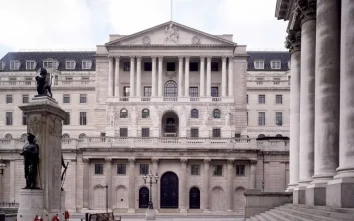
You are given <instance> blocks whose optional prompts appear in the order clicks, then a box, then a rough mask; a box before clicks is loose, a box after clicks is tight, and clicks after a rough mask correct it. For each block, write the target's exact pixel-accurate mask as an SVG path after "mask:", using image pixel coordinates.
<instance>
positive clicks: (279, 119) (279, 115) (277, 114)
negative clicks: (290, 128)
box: [275, 112, 283, 126]
mask: <svg viewBox="0 0 354 221" xmlns="http://www.w3.org/2000/svg"><path fill="white" fill-rule="evenodd" d="M275 124H276V125H277V126H283V113H282V112H275Z"/></svg>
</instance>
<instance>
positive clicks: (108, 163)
mask: <svg viewBox="0 0 354 221" xmlns="http://www.w3.org/2000/svg"><path fill="white" fill-rule="evenodd" d="M105 161H106V170H105V174H106V184H107V186H108V208H112V193H113V192H112V158H106V159H105Z"/></svg>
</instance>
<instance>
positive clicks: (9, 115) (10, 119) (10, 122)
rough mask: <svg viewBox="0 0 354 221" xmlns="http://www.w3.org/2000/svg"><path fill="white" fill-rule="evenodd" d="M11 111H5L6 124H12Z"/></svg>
mask: <svg viewBox="0 0 354 221" xmlns="http://www.w3.org/2000/svg"><path fill="white" fill-rule="evenodd" d="M12 123H13V122H12V112H6V125H9V126H10V125H12Z"/></svg>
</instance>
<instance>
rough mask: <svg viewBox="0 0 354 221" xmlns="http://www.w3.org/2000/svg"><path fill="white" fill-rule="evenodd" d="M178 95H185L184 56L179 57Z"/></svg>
mask: <svg viewBox="0 0 354 221" xmlns="http://www.w3.org/2000/svg"><path fill="white" fill-rule="evenodd" d="M178 97H183V57H178Z"/></svg>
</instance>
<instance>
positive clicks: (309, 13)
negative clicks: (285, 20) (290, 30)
mask: <svg viewBox="0 0 354 221" xmlns="http://www.w3.org/2000/svg"><path fill="white" fill-rule="evenodd" d="M316 7H317V2H316V0H297V1H296V3H295V11H294V14H295V19H296V18H297V17H299V18H300V19H301V23H304V22H306V21H308V20H316Z"/></svg>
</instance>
